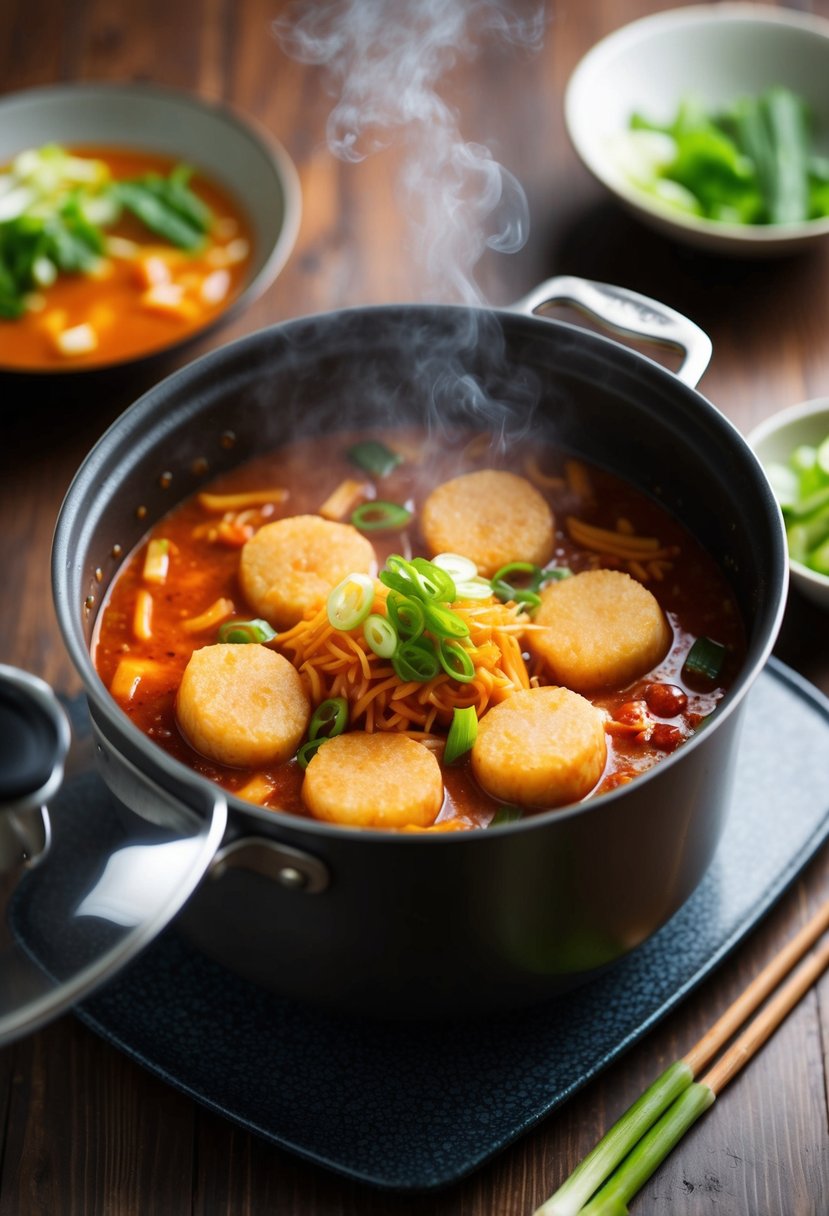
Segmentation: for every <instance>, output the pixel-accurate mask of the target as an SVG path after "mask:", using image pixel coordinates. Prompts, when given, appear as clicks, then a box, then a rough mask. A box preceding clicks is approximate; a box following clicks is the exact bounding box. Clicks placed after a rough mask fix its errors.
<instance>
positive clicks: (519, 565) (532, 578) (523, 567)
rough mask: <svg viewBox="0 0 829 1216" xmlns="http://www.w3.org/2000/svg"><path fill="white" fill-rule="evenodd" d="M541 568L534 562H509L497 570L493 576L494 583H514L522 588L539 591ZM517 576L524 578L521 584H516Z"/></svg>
mask: <svg viewBox="0 0 829 1216" xmlns="http://www.w3.org/2000/svg"><path fill="white" fill-rule="evenodd" d="M541 573H542V571H541V567H540V566H536V565H535V564H534V563H533V562H509V563H508V564H507V565H506V566H502V567H501V569H500V570H496V571H495V573H494V574H493V576H492V581H493V583H512V584H514V585H517V586H520V587H529V589H530V591H537V590H538V588H539V587H540V586H541ZM515 575H519V576H523V577H522V579H521V582H519V583H517V584H516V583H515V577H514V576H515Z"/></svg>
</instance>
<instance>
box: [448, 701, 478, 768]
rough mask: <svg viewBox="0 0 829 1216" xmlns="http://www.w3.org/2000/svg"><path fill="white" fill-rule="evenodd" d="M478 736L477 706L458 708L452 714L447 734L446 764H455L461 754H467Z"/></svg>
mask: <svg viewBox="0 0 829 1216" xmlns="http://www.w3.org/2000/svg"><path fill="white" fill-rule="evenodd" d="M477 737H478V715H477V713H476V712H475V706H474V705H469V706H467V707H466V708H465V709H456V710H454V712H453V714H452V725H451V726H450V727H449V734H448V735H447V736H446V747H445V748H444V750H443V762H444V764H454V762H455V761H456V760H457V759H458V757H459V756H463V755H465V754H466V753H467V752H468V751H469V749H470V748H471V747H472V744H473V743H474V742H475V740H476V739H477Z"/></svg>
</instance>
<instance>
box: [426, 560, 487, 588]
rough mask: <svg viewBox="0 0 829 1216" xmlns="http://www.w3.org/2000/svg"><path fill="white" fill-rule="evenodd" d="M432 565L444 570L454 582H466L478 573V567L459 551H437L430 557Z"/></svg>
mask: <svg viewBox="0 0 829 1216" xmlns="http://www.w3.org/2000/svg"><path fill="white" fill-rule="evenodd" d="M432 565H433V566H437V568H438V569H439V570H445V571H446V573H447V574H448V575H449V577H450V578H451V579H452V581H453V582H454V583H455V584H457V583H465V582H468V580H469V579H473V578H476V577H477V574H478V567H477V566H476V565H475V563H474V562H473V561H472V559H471V558H469V557H464V556H463V555H462V554H461V553H438V554H437V556H436V557H433V558H432Z"/></svg>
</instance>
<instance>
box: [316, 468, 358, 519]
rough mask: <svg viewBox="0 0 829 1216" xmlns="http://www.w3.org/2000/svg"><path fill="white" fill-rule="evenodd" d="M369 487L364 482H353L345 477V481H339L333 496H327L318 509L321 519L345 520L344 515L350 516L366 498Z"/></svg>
mask: <svg viewBox="0 0 829 1216" xmlns="http://www.w3.org/2000/svg"><path fill="white" fill-rule="evenodd" d="M368 490H369V487H368V486H367V485H366V483H365V482H364V481H354V480H352V478H350V477H347V478H346V480H345V481H341V482H340V484H339V485H338V486H337V488H336V490H334V492H333V494H329V496H328V497H327V498H326V500H325V502H324V503H323V504H322V506H321V507H320V508H319V514H320V515H321V516H322V517H323V519H332V520H335V521H336V520H340V519H345V517H346V515H350V514H351V512H352V511H353V510H354V508H355V507H356V506H357V504H358V502H360V500H361V499H363V498H365V497H366V494H367V493H368Z"/></svg>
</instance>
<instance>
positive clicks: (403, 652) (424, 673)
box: [391, 638, 440, 684]
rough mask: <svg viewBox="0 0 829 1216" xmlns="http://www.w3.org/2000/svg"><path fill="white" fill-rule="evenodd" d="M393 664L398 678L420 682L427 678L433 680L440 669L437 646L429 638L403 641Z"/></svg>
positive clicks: (424, 681)
mask: <svg viewBox="0 0 829 1216" xmlns="http://www.w3.org/2000/svg"><path fill="white" fill-rule="evenodd" d="M391 665H392V667H393V668H394V671H395V674H396V675H397V677H398V679H400V680H403V681H404V682H406V683H408V681H409V680H417V682H418V683H419V684H425V683H426V681H427V680H433V679H434V677H435V676H436V675H437V674H438V671H439V670H440V664H439V662H438V658H437V655H436V654H435V648H434V646H433V645H432V643H431V642H430V641H429V640H428V638H418V639H417V640H416V641H410V642H403V643H402V644H401V645H400V646H398V648H397V650H396V652H395V654H394V656H393V658H392V661H391Z"/></svg>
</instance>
